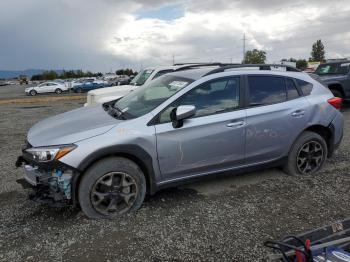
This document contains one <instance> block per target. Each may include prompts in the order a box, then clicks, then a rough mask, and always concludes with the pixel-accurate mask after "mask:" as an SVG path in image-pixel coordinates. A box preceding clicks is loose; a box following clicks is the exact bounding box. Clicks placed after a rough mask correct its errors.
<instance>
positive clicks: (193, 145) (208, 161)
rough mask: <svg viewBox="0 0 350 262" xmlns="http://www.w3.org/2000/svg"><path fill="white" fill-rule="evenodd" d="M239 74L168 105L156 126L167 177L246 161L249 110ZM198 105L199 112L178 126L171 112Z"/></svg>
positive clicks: (219, 80)
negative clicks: (179, 108) (246, 108)
mask: <svg viewBox="0 0 350 262" xmlns="http://www.w3.org/2000/svg"><path fill="white" fill-rule="evenodd" d="M241 93H242V92H241V79H240V77H239V76H235V77H226V78H220V79H216V80H211V81H209V82H206V83H204V84H202V85H200V86H198V87H195V88H194V89H192V90H191V91H189V92H188V93H186V94H185V95H184V96H182V97H181V98H180V99H178V100H177V101H176V102H175V103H173V104H172V105H171V106H169V107H168V108H166V109H165V110H164V111H163V112H162V113H161V114H160V118H159V123H158V124H157V125H155V128H156V137H157V152H158V162H159V166H160V171H161V174H162V176H163V179H165V180H177V179H179V178H181V177H188V176H197V175H202V174H206V173H211V172H216V171H224V170H228V169H231V168H234V167H237V166H241V165H243V164H244V159H245V123H246V110H244V109H241V106H242V101H243V100H242V99H241V96H240V94H241ZM180 105H194V106H195V107H196V114H195V115H194V116H193V117H191V118H189V119H186V120H184V123H183V126H182V127H180V128H174V127H173V125H172V123H171V121H170V112H171V111H172V110H173V109H174V108H175V107H177V106H180Z"/></svg>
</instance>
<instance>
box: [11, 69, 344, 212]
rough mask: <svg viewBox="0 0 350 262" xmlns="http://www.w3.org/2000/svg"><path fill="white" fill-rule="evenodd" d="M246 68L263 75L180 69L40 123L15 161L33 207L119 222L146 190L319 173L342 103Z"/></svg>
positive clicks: (307, 81)
mask: <svg viewBox="0 0 350 262" xmlns="http://www.w3.org/2000/svg"><path fill="white" fill-rule="evenodd" d="M241 67H242V66H241ZM244 67H251V68H253V69H255V68H256V69H261V70H251V69H249V70H248V69H247V70H235V69H239V67H238V66H224V67H218V68H215V69H213V68H197V69H191V70H185V71H177V72H173V73H169V74H167V75H164V76H161V77H159V78H158V79H156V80H154V81H152V82H150V83H149V84H148V85H146V86H142V87H139V88H138V89H137V90H135V91H133V92H131V93H129V94H128V95H126V96H124V97H123V98H121V99H119V100H117V101H116V102H115V101H113V102H110V103H105V104H103V105H95V106H89V107H83V108H80V109H77V110H73V111H70V112H67V113H64V114H60V115H57V116H54V117H51V118H48V119H46V120H44V121H41V122H39V123H37V124H36V125H34V126H33V127H32V128H31V129H30V130H29V132H28V136H27V141H28V142H27V145H26V147H25V148H24V149H23V154H22V155H21V156H20V157H19V158H18V160H17V163H16V165H17V166H21V165H22V164H24V170H25V175H24V179H20V180H19V181H18V182H20V183H22V184H23V185H25V186H31V187H32V188H33V189H34V193H33V194H32V195H31V198H32V199H33V200H37V201H40V202H47V203H50V204H54V205H59V204H73V205H78V204H79V206H80V207H81V209H82V210H83V211H84V213H85V214H86V215H87V216H88V217H91V218H115V217H117V216H118V215H121V214H123V213H126V212H128V211H133V210H136V209H138V208H139V207H140V206H141V204H142V202H143V200H144V197H145V194H146V193H148V194H151V195H152V194H154V193H155V192H157V191H158V190H159V189H162V188H166V187H171V186H174V185H177V184H180V183H184V182H185V181H188V180H190V179H193V178H199V177H204V176H207V175H209V174H219V173H222V172H224V171H230V172H242V171H248V170H252V169H257V168H267V167H273V166H282V167H283V170H284V171H285V172H286V173H287V174H290V175H310V174H315V173H317V172H318V171H319V170H320V169H321V168H322V166H323V164H324V162H325V160H326V158H327V157H331V156H332V154H333V152H334V150H335V149H336V148H337V147H338V146H339V144H340V142H341V140H342V135H343V115H342V114H341V112H340V111H339V109H340V106H341V101H342V99H341V98H336V97H334V96H333V95H332V93H331V92H330V91H329V89H328V88H326V87H325V86H323V85H322V84H320V83H319V82H318V81H316V80H314V79H313V78H312V77H310V76H309V75H308V74H306V73H302V72H297V71H296V69H292V68H289V67H286V68H288V70H294V71H285V72H282V71H272V70H271V68H270V69H268V67H269V65H263V66H254V67H253V66H248V65H246V66H244ZM241 69H242V68H241ZM243 69H244V68H243ZM320 108H322V110H319V109H320Z"/></svg>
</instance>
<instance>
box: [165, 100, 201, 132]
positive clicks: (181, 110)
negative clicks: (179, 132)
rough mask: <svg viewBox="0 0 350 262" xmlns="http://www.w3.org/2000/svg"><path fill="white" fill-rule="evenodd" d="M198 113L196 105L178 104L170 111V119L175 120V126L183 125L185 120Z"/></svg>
mask: <svg viewBox="0 0 350 262" xmlns="http://www.w3.org/2000/svg"><path fill="white" fill-rule="evenodd" d="M195 114H196V107H195V106H192V105H186V106H178V107H176V108H174V109H173V110H172V111H171V113H170V119H171V121H172V122H173V127H174V128H179V127H182V126H183V121H184V120H185V119H187V118H190V117H192V116H194V115H195Z"/></svg>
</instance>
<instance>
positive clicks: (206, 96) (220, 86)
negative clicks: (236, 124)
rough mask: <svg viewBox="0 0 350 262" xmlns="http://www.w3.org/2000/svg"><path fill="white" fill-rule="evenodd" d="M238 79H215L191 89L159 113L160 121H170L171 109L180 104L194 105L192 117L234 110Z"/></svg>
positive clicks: (238, 85) (235, 107) (236, 102)
mask: <svg viewBox="0 0 350 262" xmlns="http://www.w3.org/2000/svg"><path fill="white" fill-rule="evenodd" d="M239 81H240V80H239V77H230V78H222V79H215V80H212V81H209V82H206V83H204V84H202V85H200V86H198V87H196V88H194V89H192V90H191V91H189V92H188V93H186V94H185V95H184V96H182V97H181V98H180V99H178V100H177V101H176V102H175V103H173V104H172V105H170V106H169V107H168V108H167V109H166V110H164V111H163V112H162V113H161V115H160V123H167V122H170V121H171V120H170V114H171V111H173V109H174V108H176V107H178V106H182V105H193V106H195V107H196V114H195V115H194V117H203V116H209V115H214V114H219V113H225V112H230V111H233V110H236V109H237V108H239V88H240V84H239Z"/></svg>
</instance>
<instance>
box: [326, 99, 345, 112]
mask: <svg viewBox="0 0 350 262" xmlns="http://www.w3.org/2000/svg"><path fill="white" fill-rule="evenodd" d="M327 102H328V104H330V105H332V106H333V107H335V108H336V109H338V110H339V109H341V106H342V103H343V99H342V98H340V97H332V98H330V99H328V100H327Z"/></svg>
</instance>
